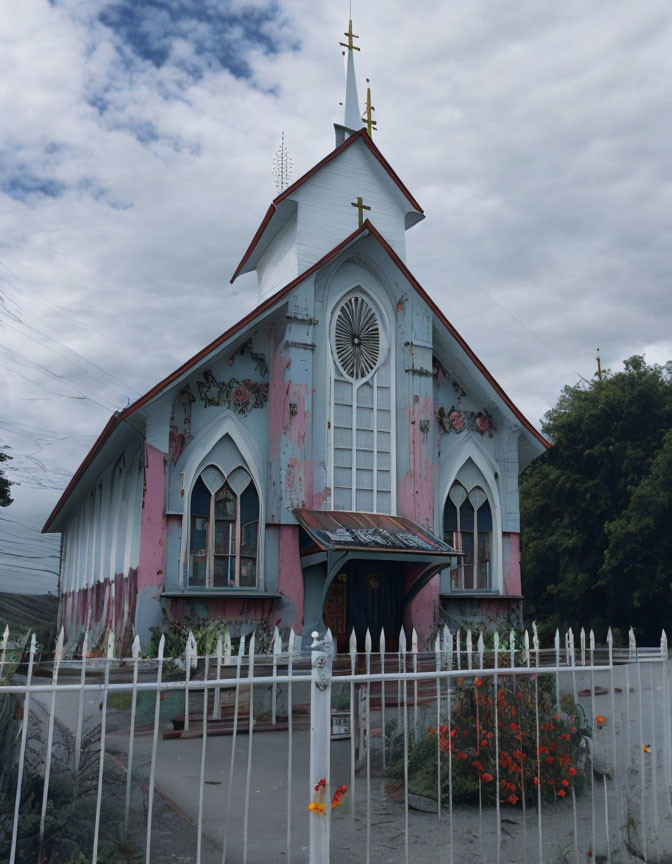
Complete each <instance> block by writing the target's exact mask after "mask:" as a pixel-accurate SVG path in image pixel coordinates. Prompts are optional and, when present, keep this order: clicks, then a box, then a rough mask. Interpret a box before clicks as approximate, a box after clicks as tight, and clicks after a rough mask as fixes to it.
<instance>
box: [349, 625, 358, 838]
mask: <svg viewBox="0 0 672 864" xmlns="http://www.w3.org/2000/svg"><path fill="white" fill-rule="evenodd" d="M349 648H350V673H351V674H352V675H354V674H355V666H356V663H357V635H356V633H355V628H354V627H353V628H352V633H351V634H350V641H349ZM355 716H356V715H355V682H354V681H351V682H350V789H349V790H348V793H349V794H348V797H349V798H350V816H351V818H352V821H353V822H354V821H355V767H356V766H355V735H356V730H357V725H356V724H355Z"/></svg>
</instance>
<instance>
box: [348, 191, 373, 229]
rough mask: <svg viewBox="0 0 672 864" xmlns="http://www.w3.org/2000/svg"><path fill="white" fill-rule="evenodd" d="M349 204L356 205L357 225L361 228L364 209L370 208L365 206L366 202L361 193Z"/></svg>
mask: <svg viewBox="0 0 672 864" xmlns="http://www.w3.org/2000/svg"><path fill="white" fill-rule="evenodd" d="M350 204H351V205H352V206H353V207H356V208H357V210H358V211H359V227H360V228H361V227H362V225H363V224H364V211H365V210H370V209H371V208H370V207H367V206H366V204H365V203H364V199H363V198H362V196H361V195H360V196H359V197H358V198H357V200H356V201H351V202H350Z"/></svg>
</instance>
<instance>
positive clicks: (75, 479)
mask: <svg viewBox="0 0 672 864" xmlns="http://www.w3.org/2000/svg"><path fill="white" fill-rule="evenodd" d="M369 228H370V224H369V222H368V221H366V222H365V223H364V224H363V225H362V226H361V227H359V228H357V230H356V231H353V232H352V234H350V235H349V236H348V237H346V238H345V240H343V241H342V242H341V243H339V244H338V246H335V247H334V248H333V249H332V250H331V251H330V252H327V254H326V255H324V256H323V257H322V258H320V260H319V261H317V262H316V263H315V264H313V265H312V267H309V268H308V270H306V271H305V272H304V273H301V274H299V276H297V277H296V279H293V280H292V281H291V282H290V283H289V284H288V285H285V287H284V288H281V289H280V290H279V291H276V293H275V294H273V295H271V296H270V297H269V298H268V299H267V300H265V301H264V302H263V303H261V304H260V305H259V306H257V307H256V308H254V309H253V310H252V311H251V312H248V314H247V315H245V317H244V318H241V319H240V321H238V323H236V324H234V325H233V327H229V329H228V330H226V331H225V332H224V333H222V335H221V336H218V337H217V338H216V339H215V340H214V341H212V342H210V344H209V345H206V346H205V348H203V349H202V350H201V351H199V352H198V354H195V355H194V356H193V357H192V358H191V359H190V360H187V361H186V363H183V364H182V365H181V366H180V367H179V368H178V369H176V370H175V371H174V372H172V373H171V374H170V375H168V377H167V378H164V379H163V380H162V381H159V383H158V384H156V385H155V386H154V387H152V389H151V390H148V391H147V393H145V395H144V396H141V397H140V398H139V399H136V401H135V402H133V403H132V404H131V405H129V406H128V408H124V410H123V411H119V412H115V413H114V414H113V415H112V417H110V419H109V420H108V421H107V424H106V425H105V428H104V429H103V431H102V432H101V433H100V435H99V436H98V438H97V439H96V442H95V444H94V445H93V447H92V448H91V450H89V452H88V453H87V455H86V456H85V458H84V461H83V462H82V464H81V465H80V466H79V468H78V469H77V470H76V471H75V473H74V474H73V475H72V478H71V480H70V482H69V483H68V485H67V486H66V487H65V490H64V492H63V494H62V495H61V497H60V498H59V499H58V502H57V504H56V506H55V507H54V509H53V510H52V511H51V514H50V515H49V518H48V519H47V521H46V522H45V524H44V527H43V528H42V533H43V534H45V533H47V532H48V531H49V528H50V526H51V524H52V523H53V521H54V519H55V518H56V516H58V514H59V512H60V511H61V509H62V508H63V506H64V505H65V502H66V501H67V500H68V498H69V497H70V495H71V493H72V492H73V491H74V489H75V487H76V486H77V484H78V483H79V481H80V479H81V477H82V475H83V474H84V472H85V471H86V469H87V468H88V467H89V465H90V464H91V462H92V461H93V459H94V458H95V456H96V455H97V453H98V451H99V450H100V448H101V447H102V446H103V444H104V443H105V441H106V439H107V438H108V437H109V436H110V434H111V433H112V432H113V431H114V430H115V429H116V428H117V426H119V425H120V424H121V423H124V422H125V421H126V420H127V419H128V417H130V415H131V414H133V413H134V412H135V411H137V410H138V409H139V408H142V407H143V406H144V405H146V404H147V403H148V402H149V401H150V400H151V399H153V398H154V397H155V396H156V395H157V394H159V393H160V392H161V391H162V390H164V389H165V388H166V387H168V386H169V385H170V384H172V383H173V382H174V381H176V380H177V379H178V378H179V377H180V376H181V375H183V374H184V373H185V372H187V371H188V370H189V369H190V368H191V367H192V366H195V365H196V364H197V363H198V362H199V361H200V360H202V359H203V358H204V357H207V355H208V354H210V353H211V352H212V351H214V350H215V349H217V348H219V346H220V345H222V344H223V343H224V342H226V341H227V340H228V339H230V338H231V337H232V336H235V335H236V333H237V332H238V331H239V330H242V329H243V327H245V326H246V325H247V324H250V323H251V322H252V321H254V319H255V318H257V317H258V316H259V315H261V314H262V313H263V312H266V311H267V310H268V309H270V308H271V307H272V306H274V305H275V304H276V303H278V302H279V301H280V300H282V299H283V297H285V296H286V295H287V294H289V292H290V291H291V290H292V289H293V288H296V286H297V285H299V284H301V282H303V281H304V279H307V278H308V277H309V276H311V275H312V274H313V273H315V271H316V270H319V269H320V267H323V266H324V265H325V264H328V263H329V261H331V259H332V258H334V257H335V256H336V255H338V253H339V252H341V251H342V250H343V249H345V247H346V246H348V245H349V244H350V243H352V242H353V241H354V240H356V239H357V237H359V236H360V235H362V234H365V233H366V232H367V230H368V229H369Z"/></svg>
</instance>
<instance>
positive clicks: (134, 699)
mask: <svg viewBox="0 0 672 864" xmlns="http://www.w3.org/2000/svg"><path fill="white" fill-rule="evenodd" d="M131 656H132V657H133V691H132V694H131V728H130V729H129V732H128V765H127V768H126V800H125V804H124V833H126V834H127V833H128V819H129V815H130V811H131V783H132V780H133V748H134V744H135V715H136V710H137V705H138V662H139V660H140V637H139V636H137V635H136V637H135V639H134V640H133V645H132V646H131Z"/></svg>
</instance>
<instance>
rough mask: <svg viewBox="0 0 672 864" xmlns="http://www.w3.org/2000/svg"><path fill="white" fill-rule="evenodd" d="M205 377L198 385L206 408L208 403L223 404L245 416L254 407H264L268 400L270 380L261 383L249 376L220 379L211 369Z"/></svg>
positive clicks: (204, 374) (205, 373)
mask: <svg viewBox="0 0 672 864" xmlns="http://www.w3.org/2000/svg"><path fill="white" fill-rule="evenodd" d="M203 379H204V380H203V381H198V382H197V385H198V392H199V395H200V397H201V399H202V400H203V404H204V405H205V407H206V408H207V406H208V405H223V406H225V407H226V408H229V409H231V411H235V412H236V414H242V415H243V416H245V415H246V414H249V412H250V411H251V410H252V409H253V408H263V407H264V405H265V404H266V402H267V401H268V382H262V383H260V382H258V381H252V380H250V379H249V378H245V379H244V380H243V381H239V380H238V379H237V378H230V379H229V380H228V381H218V380H217V379H216V378H215V376H214V375H213V374H212V372H211V371H210V370H209V369H207V370H206V371H205V372H204V373H203Z"/></svg>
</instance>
